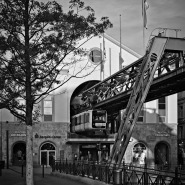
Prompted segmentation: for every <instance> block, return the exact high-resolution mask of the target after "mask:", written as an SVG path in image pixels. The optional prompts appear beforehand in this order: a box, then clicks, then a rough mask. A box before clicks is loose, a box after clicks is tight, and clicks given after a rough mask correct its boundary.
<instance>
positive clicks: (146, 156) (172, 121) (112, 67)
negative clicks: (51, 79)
mask: <svg viewBox="0 0 185 185" xmlns="http://www.w3.org/2000/svg"><path fill="white" fill-rule="evenodd" d="M83 47H84V48H85V49H86V50H87V56H85V57H84V58H80V59H79V58H72V57H71V58H70V57H69V58H68V60H78V61H80V62H78V65H76V66H75V69H74V68H70V69H68V71H67V73H66V74H61V79H62V78H63V76H64V75H70V74H72V73H73V72H74V70H78V69H82V68H83V66H84V65H86V64H88V65H86V66H87V68H86V70H84V71H83V72H82V73H81V74H82V75H81V76H79V77H78V78H71V80H69V81H68V82H67V83H65V84H64V85H63V86H62V87H61V88H59V89H57V90H55V91H54V92H53V93H52V94H50V95H49V96H47V97H46V98H45V99H43V100H42V101H41V103H40V104H39V109H40V112H41V116H40V122H38V123H34V125H33V138H34V139H33V160H34V164H35V165H41V164H47V165H50V163H51V161H52V159H66V158H67V159H69V160H73V159H81V160H82V159H86V160H98V161H103V160H105V161H106V160H107V159H108V156H109V155H110V151H111V148H112V146H113V143H114V140H115V134H116V132H117V131H118V128H119V124H120V121H121V113H120V115H118V116H117V117H114V118H112V120H111V121H110V122H109V123H107V127H108V130H109V132H108V133H107V134H106V135H104V134H102V133H100V134H98V133H97V135H93V136H92V135H90V134H84V135H83V134H82V135H79V134H76V133H72V132H71V129H70V122H71V115H72V112H73V107H74V106H78V104H79V103H80V101H81V100H80V97H77V96H76V95H77V94H78V92H79V91H83V90H85V89H87V88H89V87H91V86H92V85H94V84H96V83H98V82H100V81H101V80H103V79H105V78H107V77H109V76H110V75H112V74H114V73H115V72H117V71H119V69H120V66H122V67H124V66H127V65H129V64H131V63H133V62H134V61H136V60H137V59H138V58H141V56H140V55H138V54H137V53H135V52H134V51H132V50H131V49H129V48H127V47H126V46H124V45H121V56H120V44H119V42H118V41H116V40H114V39H113V38H111V37H109V36H108V35H105V36H104V37H95V38H93V39H91V40H89V41H88V42H87V43H86V44H85V45H84V46H83ZM102 60H103V63H102V62H101V61H102ZM86 74H88V75H86ZM0 111H1V114H0V115H1V136H2V137H1V138H2V140H1V144H2V145H1V146H2V158H3V160H5V162H7V161H9V162H10V163H12V164H16V163H17V162H19V161H21V160H26V157H25V156H26V149H25V148H26V142H25V141H26V130H25V125H24V123H21V122H20V121H19V120H17V118H15V117H14V116H13V115H11V114H10V113H9V111H8V110H5V109H2V110H0ZM124 160H125V162H126V163H139V164H143V163H146V162H147V164H149V165H151V166H155V165H159V166H160V165H164V164H170V165H172V166H174V165H176V164H177V95H176V94H174V95H171V96H168V97H163V98H160V99H158V100H154V101H151V102H148V103H146V104H145V105H144V106H143V109H142V111H141V113H140V116H139V119H138V123H137V125H136V127H135V128H134V132H133V135H132V138H131V139H130V142H129V145H128V147H127V150H126V153H125V156H124Z"/></svg>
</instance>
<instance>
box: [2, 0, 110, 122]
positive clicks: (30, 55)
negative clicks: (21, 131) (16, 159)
mask: <svg viewBox="0 0 185 185" xmlns="http://www.w3.org/2000/svg"><path fill="white" fill-rule="evenodd" d="M82 10H83V11H82ZM84 11H85V12H86V13H85V14H86V16H84V14H83V15H82V12H84ZM110 27H112V24H111V22H110V21H109V19H108V18H107V17H102V19H101V20H100V21H99V22H97V21H96V18H95V12H94V10H93V9H92V8H91V7H89V6H85V4H84V2H81V1H80V0H71V1H70V4H69V11H68V12H67V13H64V11H63V9H62V5H60V4H59V3H57V2H56V1H52V2H47V3H43V2H38V1H35V0H4V1H1V2H0V66H1V70H0V77H1V83H0V102H1V103H0V106H1V108H2V107H4V108H7V109H9V110H10V111H11V112H12V113H13V114H14V115H15V116H17V117H19V118H20V119H21V120H23V121H26V117H25V115H26V113H27V112H28V109H27V108H29V112H30V111H33V106H34V104H35V103H37V102H38V101H39V100H40V98H41V97H43V96H44V95H46V94H48V93H49V92H51V91H52V90H53V89H52V87H53V84H58V86H61V85H62V84H63V83H65V82H61V81H60V80H58V79H57V77H58V75H59V74H60V72H61V71H62V70H63V69H66V68H69V67H70V66H71V65H74V62H72V61H68V60H65V59H66V57H67V56H68V55H69V54H71V53H73V54H74V55H80V54H84V50H83V49H82V48H81V47H80V46H81V45H83V44H84V42H86V41H88V40H89V39H91V38H92V37H94V36H97V35H99V34H101V33H103V32H104V31H105V30H106V29H107V28H110ZM84 38H86V39H85V41H83V42H82V43H80V41H81V40H82V39H84ZM74 76H75V75H74ZM71 77H72V76H71ZM67 80H69V78H68V79H67ZM18 98H23V99H24V100H25V101H26V106H25V105H22V104H20V103H19V101H18ZM20 110H21V112H22V111H24V112H25V115H22V114H20ZM27 116H28V114H27ZM27 124H28V123H27ZM29 124H30V123H29Z"/></svg>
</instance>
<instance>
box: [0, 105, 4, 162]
mask: <svg viewBox="0 0 185 185" xmlns="http://www.w3.org/2000/svg"><path fill="white" fill-rule="evenodd" d="M0 140H1V141H0V142H1V144H0V161H2V160H3V147H2V144H3V121H2V109H1V138H0Z"/></svg>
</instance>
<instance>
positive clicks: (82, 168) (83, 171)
mask: <svg viewBox="0 0 185 185" xmlns="http://www.w3.org/2000/svg"><path fill="white" fill-rule="evenodd" d="M84 168H85V166H84V161H82V167H81V170H82V177H84V175H85V169H84Z"/></svg>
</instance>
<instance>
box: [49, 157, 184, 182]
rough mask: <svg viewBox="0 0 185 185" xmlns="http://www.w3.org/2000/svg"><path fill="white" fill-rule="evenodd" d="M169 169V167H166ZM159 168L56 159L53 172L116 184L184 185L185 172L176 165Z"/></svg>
mask: <svg viewBox="0 0 185 185" xmlns="http://www.w3.org/2000/svg"><path fill="white" fill-rule="evenodd" d="M166 169H168V168H166ZM166 169H163V170H158V169H154V168H148V167H147V165H144V166H133V165H128V164H122V165H121V167H120V168H117V167H116V166H114V165H112V166H107V163H99V162H96V161H69V160H67V159H66V160H63V161H58V160H56V161H54V162H53V164H52V172H55V171H58V172H60V173H65V174H71V175H75V176H81V177H87V178H91V179H94V180H98V181H102V182H105V183H108V184H115V185H183V184H185V173H184V174H183V173H182V171H181V170H180V169H179V168H178V167H176V168H174V169H175V170H169V169H168V170H166Z"/></svg>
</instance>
